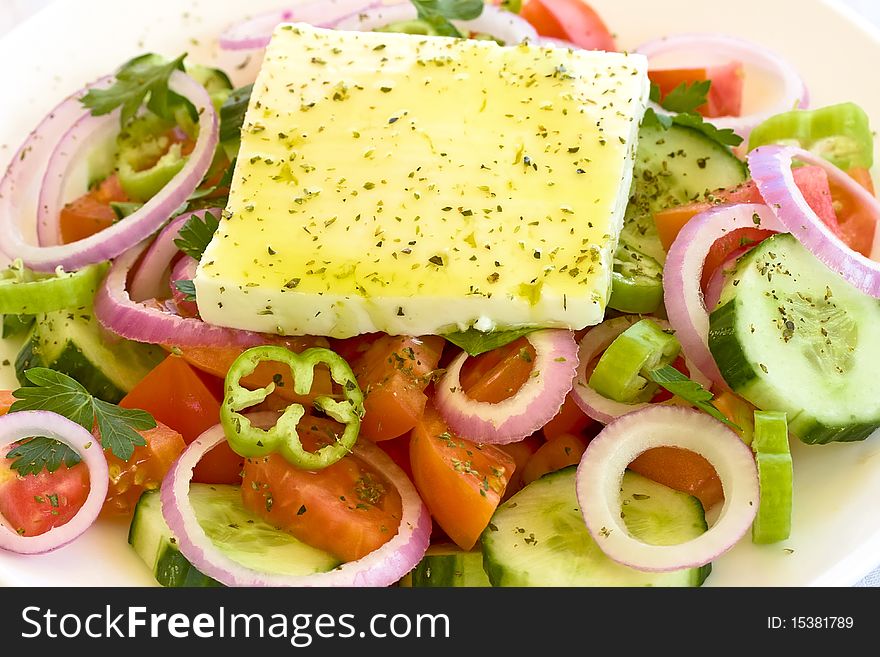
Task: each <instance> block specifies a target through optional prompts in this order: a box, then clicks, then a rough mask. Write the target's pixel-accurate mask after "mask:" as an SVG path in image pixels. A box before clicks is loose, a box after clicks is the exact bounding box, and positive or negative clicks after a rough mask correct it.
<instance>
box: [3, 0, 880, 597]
mask: <svg viewBox="0 0 880 657" xmlns="http://www.w3.org/2000/svg"><path fill="white" fill-rule="evenodd" d="M283 4H284V0H248V2H247V3H243V2H241V1H240V0H211V1H210V2H208V1H207V0H189V1H188V2H185V3H181V2H175V1H173V0H150V1H149V2H132V1H127V2H121V1H119V0H77V1H76V2H73V1H72V0H60V1H58V2H56V3H54V4H53V5H51V6H50V7H49V8H47V9H46V10H44V11H43V12H42V13H40V14H39V15H37V16H35V17H34V18H33V19H31V20H30V21H29V22H27V23H25V24H23V25H21V26H20V27H19V28H18V29H16V30H15V31H13V32H12V33H10V34H9V35H8V36H6V37H5V38H3V39H2V40H0V79H2V80H3V91H2V102H0V165H2V166H4V167H5V165H6V161H7V160H8V159H9V158H10V157H11V156H12V153H13V152H14V151H15V149H16V148H17V146H18V144H19V143H20V142H21V141H22V139H23V137H24V135H25V134H26V133H27V132H28V131H29V130H30V129H31V128H33V127H34V125H35V124H36V122H37V121H38V120H39V118H40V117H42V116H43V115H44V114H45V113H46V112H47V111H48V110H49V109H50V108H51V107H52V106H53V105H54V104H55V103H57V102H58V100H59V99H60V98H62V97H63V96H65V95H67V94H69V93H71V92H73V91H75V90H76V89H78V88H80V87H82V86H83V84H84V83H86V82H88V81H90V80H92V79H94V78H96V77H98V76H100V75H102V74H104V73H107V72H109V71H111V70H113V69H114V68H115V67H116V66H118V65H119V64H120V63H122V62H123V61H125V60H126V59H128V58H130V57H133V56H135V55H137V54H140V53H142V52H145V51H155V52H161V53H164V54H166V55H177V54H179V53H180V52H181V51H184V50H185V51H188V52H189V53H190V56H191V58H192V59H193V60H196V61H200V62H203V63H210V62H215V63H217V64H218V65H220V66H221V67H223V68H225V69H226V70H227V71H229V72H230V74H231V75H232V76H233V78H234V81H236V82H237V83H240V82H243V81H246V80H247V79H248V78H249V77H252V76H253V75H254V69H255V66H256V65H257V64H258V59H259V57H258V56H256V55H255V56H250V57H249V56H248V55H246V54H233V55H230V54H228V53H225V54H224V53H219V51H218V49H217V47H216V35H217V34H218V32H219V31H220V30H221V29H222V28H223V27H224V26H225V25H227V24H229V23H230V22H233V21H235V20H237V19H239V18H241V17H243V16H244V15H245V14H246V13H248V12H251V13H253V12H259V11H261V10H265V9H270V8H275V7H278V6H279V5H283ZM592 4H593V5H594V6H595V7H596V8H597V9H598V10H599V11H600V13H601V14H602V16H603V17H604V18H605V19H606V21H607V23H608V25H609V26H610V27H611V28H612V29H613V30H614V31H616V32H617V33H618V34H619V41H620V44H621V45H622V46H624V47H629V48H632V47H635V46H636V45H638V44H639V43H641V42H643V41H645V40H648V39H651V38H655V37H658V36H661V35H665V34H674V33H677V32H698V31H712V30H717V29H718V28H719V27H721V28H723V29H724V30H725V31H726V32H728V33H730V34H734V35H739V36H743V37H746V38H749V39H752V40H754V41H757V42H759V43H763V44H765V45H767V46H770V47H772V48H773V49H775V50H776V51H778V52H779V53H780V54H782V55H783V56H785V57H787V58H788V59H789V60H790V61H792V62H794V63H795V64H796V65H797V66H798V68H799V69H800V71H801V72H802V74H803V76H804V78H805V79H806V81H807V83H808V85H809V87H810V91H811V94H812V98H813V104H814V106H819V105H822V104H829V103H832V102H837V101H844V100H853V101H856V102H858V103H859V104H861V105H862V107H864V108H865V109H866V110H867V111H868V113H869V114H870V115H871V116H872V117H873V118H874V124H875V126H876V125H880V86H878V85H876V84H875V83H874V79H875V74H876V71H875V70H874V68H875V63H876V62H877V61H878V60H880V32H878V31H868V28H867V27H866V26H865V24H864V21H862V22H861V24H859V23H858V22H857V21H856V20H854V19H853V18H852V16H850V15H849V14H848V12H846V10H844V9H842V8H841V7H840V6H838V5H836V4H832V3H831V2H821V1H820V0H810V1H806V0H790V1H783V0H773V1H772V2H770V1H768V0H739V2H737V3H736V7H735V8H734V7H733V6H732V5H731V3H730V2H729V0H724V1H711V2H710V1H705V0H704V1H703V2H694V1H693V0H664V2H654V1H653V0H593V1H592ZM794 17H796V21H793V18H794ZM242 66H243V68H241V67H242ZM2 239H3V236H2V235H0V240H2ZM13 357H14V350H12V349H10V348H9V347H8V346H3V345H0V362H2V361H3V360H4V359H7V358H9V359H12V358H13ZM14 385H15V383H14V376H13V375H12V372H11V370H10V368H9V367H2V366H0V388H3V387H10V386H14ZM793 452H794V465H795V494H794V499H795V508H794V518H793V523H792V524H793V533H792V536H791V539H790V540H788V541H785V542H784V543H781V544H778V545H771V546H762V547H758V546H755V545H753V544H752V543H751V542H750V541H749V540H748V538H746V539H744V540H743V541H742V542H741V543H740V544H739V545H737V546H736V548H734V549H733V550H732V551H731V552H729V553H728V554H726V555H724V556H723V557H722V558H720V559H719V560H718V561H717V562H716V563H715V564H714V570H713V572H712V575H711V576H710V578H709V580H708V581H707V584H708V585H713V586H743V585H752V586H777V585H779V586H784V585H850V584H853V583H855V582H857V581H858V580H859V579H860V578H861V577H863V576H864V575H865V574H866V573H867V572H868V571H870V570H871V569H872V568H874V567H875V566H876V565H877V564H878V561H880V513H877V512H876V511H875V508H876V504H877V500H878V499H880V437H878V436H876V435H875V437H874V438H873V439H872V440H868V441H865V442H862V443H858V444H839V445H828V446H813V447H808V446H804V445H801V444H796V445H794V446H793ZM126 532H127V524H126V523H124V522H119V523H112V522H106V521H102V522H100V523H98V524H97V525H96V526H95V527H93V528H92V529H91V530H90V531H89V532H88V533H86V535H84V536H83V537H81V538H80V539H78V540H77V541H75V542H74V543H73V544H72V545H69V546H67V547H65V548H62V549H61V550H58V551H56V552H54V553H52V554H49V555H45V556H40V557H17V556H13V555H10V554H7V553H0V586H2V585H21V586H39V585H59V584H64V585H72V586H80V585H149V584H155V582H154V581H153V579H152V577H151V575H150V573H149V572H148V571H147V569H146V568H145V567H144V566H143V564H142V563H141V562H140V560H139V559H138V558H137V557H136V556H135V554H134V552H133V551H132V550H131V549H130V548H129V547H128V544H127V543H126Z"/></svg>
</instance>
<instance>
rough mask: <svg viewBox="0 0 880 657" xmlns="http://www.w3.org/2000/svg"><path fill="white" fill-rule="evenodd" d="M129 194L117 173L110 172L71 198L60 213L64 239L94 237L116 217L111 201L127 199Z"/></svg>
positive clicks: (68, 241) (67, 242) (70, 240)
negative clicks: (99, 181) (123, 189)
mask: <svg viewBox="0 0 880 657" xmlns="http://www.w3.org/2000/svg"><path fill="white" fill-rule="evenodd" d="M125 201H128V196H126V194H125V192H124V191H122V187H121V186H120V184H119V178H118V177H117V176H116V174H113V175H111V176H108V177H107V178H106V179H105V180H104V181H103V182H102V183H101V184H99V185H98V186H97V187H95V188H94V189H93V190H91V191H89V192H87V193H86V194H83V195H82V196H80V197H79V198H77V199H75V200H73V201H71V202H70V203H68V204H67V205H65V206H64V207H63V208H61V214H60V216H59V226H60V229H61V241H62V243H64V244H69V243H70V242H77V241H79V240H81V239H85V238H86V237H90V236H92V235H94V234H95V233H98V232H100V231H102V230H104V229H105V228H108V227H109V226H111V225H113V223H114V222H115V221H116V213H115V212H114V211H113V208H112V207H110V203H114V202H115V203H123V202H125Z"/></svg>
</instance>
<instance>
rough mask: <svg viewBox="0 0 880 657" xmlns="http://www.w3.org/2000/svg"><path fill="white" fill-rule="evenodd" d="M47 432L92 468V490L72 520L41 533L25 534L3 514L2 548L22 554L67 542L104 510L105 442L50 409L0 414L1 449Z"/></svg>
mask: <svg viewBox="0 0 880 657" xmlns="http://www.w3.org/2000/svg"><path fill="white" fill-rule="evenodd" d="M33 436H47V437H49V438H54V439H55V440H58V441H61V442H62V443H64V444H65V445H67V446H68V447H70V448H71V449H73V450H75V451H76V452H77V454H79V455H80V457H81V458H82V462H83V463H85V466H86V467H87V468H88V470H89V494H88V496H86V501H85V502H84V503H83V505H82V507H80V509H79V511H77V512H76V515H75V516H73V518H71V519H70V520H69V521H68V522H66V523H64V524H63V525H60V526H58V527H53V528H52V529H50V530H49V531H48V532H46V533H45V534H40V535H38V536H21V535H20V534H18V533H17V532H16V531H15V530H14V529H13V528H12V527H10V526H9V524H8V523H7V522H6V520H5V519H4V518H3V517H2V516H0V525H2V526H3V529H0V549H3V550H8V551H10V552H16V553H18V554H43V553H44V552H50V551H52V550H56V549H58V548H60V547H62V546H64V545H67V544H68V543H70V542H71V541H72V540H74V539H75V538H77V537H78V536H80V535H81V534H82V533H83V532H84V531H86V530H87V529H88V528H89V527H91V526H92V523H93V522H95V519H97V517H98V514H99V513H100V512H101V507H102V506H103V505H104V499H105V498H106V497H107V487H108V485H109V482H110V475H109V472H108V470H107V460H106V459H105V458H104V452H103V451H102V450H101V444H100V443H99V442H98V441H97V440H96V439H95V437H94V436H93V435H92V434H91V433H89V432H88V431H86V430H85V429H83V428H82V427H81V426H80V425H78V424H76V423H75V422H71V421H70V420H68V419H67V418H66V417H63V416H61V415H58V414H57V413H51V412H49V411H20V412H17V413H8V414H7V415H4V416H3V417H0V450H2V451H3V453H4V454H5V453H6V448H7V447H10V446H12V445H14V444H15V443H17V442H18V441H20V440H23V439H25V438H32V437H33Z"/></svg>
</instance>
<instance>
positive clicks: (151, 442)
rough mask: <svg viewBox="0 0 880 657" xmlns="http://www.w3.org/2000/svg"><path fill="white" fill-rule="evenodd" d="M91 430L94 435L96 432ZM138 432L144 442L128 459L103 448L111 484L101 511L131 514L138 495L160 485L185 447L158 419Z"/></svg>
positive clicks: (178, 436)
mask: <svg viewBox="0 0 880 657" xmlns="http://www.w3.org/2000/svg"><path fill="white" fill-rule="evenodd" d="M93 433H95V434H97V431H95V432H93ZM139 433H140V434H141V435H142V436H143V437H144V440H145V441H146V443H147V444H146V445H138V446H136V447H135V448H134V454H132V456H131V458H130V459H128V460H127V461H123V460H122V459H120V458H119V457H118V456H116V455H115V454H113V452H111V451H109V450H104V456H106V457H107V467H108V469H109V471H110V487H109V489H108V490H107V499H106V500H105V502H104V507H103V509H102V512H103V513H106V514H111V515H114V514H124V515H128V514H131V513H132V512H133V511H134V507H135V506H136V505H137V503H138V500H139V499H140V497H141V494H143V492H144V491H147V490H155V489H157V488H158V487H159V486H160V485H161V484H162V480H163V479H164V478H165V475H166V474H168V470H169V469H170V468H171V464H172V463H174V461H175V460H176V459H177V457H178V456H180V453H181V452H182V451H183V450H184V449H185V448H186V443H185V442H184V441H183V438H182V437H181V435H180V434H179V433H178V432H177V431H175V430H174V429H171V428H170V427H167V426H165V425H164V424H162V423H161V422H159V423H158V426H157V427H156V428H155V429H150V430H148V431H141V432H139ZM97 437H98V436H97V435H96V438H97ZM203 460H204V459H203ZM200 465H201V464H200Z"/></svg>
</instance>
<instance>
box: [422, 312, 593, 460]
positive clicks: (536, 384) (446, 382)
mask: <svg viewBox="0 0 880 657" xmlns="http://www.w3.org/2000/svg"><path fill="white" fill-rule="evenodd" d="M526 340H528V341H529V343H530V344H531V345H532V346H533V347H534V348H535V362H534V363H533V365H532V374H531V376H530V377H529V379H528V381H526V382H525V383H524V384H523V386H522V387H521V388H520V389H519V390H517V391H516V393H514V395H513V396H512V397H509V398H507V399H505V400H503V401H500V402H498V403H496V404H492V403H488V402H480V401H477V400H476V399H472V398H471V397H468V396H467V393H465V391H464V390H463V389H462V387H461V368H462V365H464V363H465V361H466V360H467V358H468V355H467V353H465V352H462V353H461V354H460V355H459V356H458V357H457V358H456V359H455V360H453V361H452V362H451V363H450V364H449V366H448V367H447V368H446V374H444V375H443V378H442V379H440V381H439V382H438V383H437V384H436V386H435V404H436V406H437V410H438V411H439V412H440V415H442V416H443V419H444V420H445V421H446V423H447V424H448V425H449V427H450V428H451V429H452V430H453V431H455V433H456V434H458V435H459V436H461V437H462V438H467V439H468V440H473V441H475V442H478V443H494V444H501V445H503V444H506V443H512V442H516V441H518V440H522V439H523V438H525V437H526V436H530V435H532V434H533V433H534V432H535V431H537V430H538V429H540V428H541V427H543V426H544V425H545V424H547V422H549V421H550V420H552V419H553V418H554V417H556V414H557V413H558V412H559V409H560V408H562V404H563V402H565V397H566V395H568V393H569V392H570V391H571V385H572V378H573V377H574V373H575V369H576V368H577V364H578V357H577V344H576V343H575V341H574V334H573V333H572V332H571V331H566V330H562V329H547V330H543V331H535V332H534V333H529V334H528V335H527V336H526Z"/></svg>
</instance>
